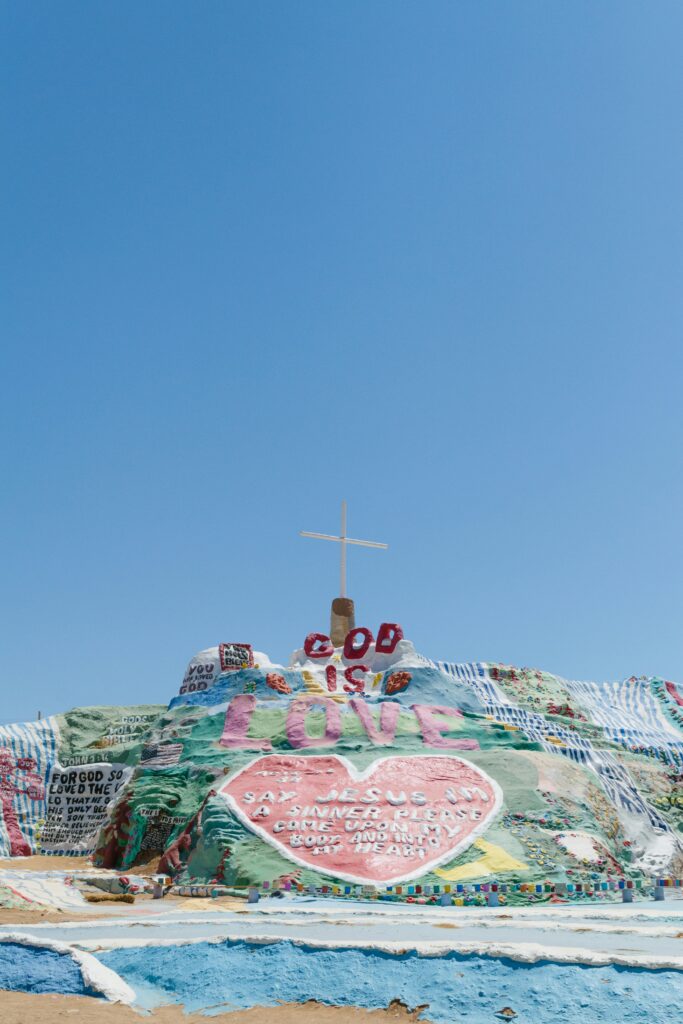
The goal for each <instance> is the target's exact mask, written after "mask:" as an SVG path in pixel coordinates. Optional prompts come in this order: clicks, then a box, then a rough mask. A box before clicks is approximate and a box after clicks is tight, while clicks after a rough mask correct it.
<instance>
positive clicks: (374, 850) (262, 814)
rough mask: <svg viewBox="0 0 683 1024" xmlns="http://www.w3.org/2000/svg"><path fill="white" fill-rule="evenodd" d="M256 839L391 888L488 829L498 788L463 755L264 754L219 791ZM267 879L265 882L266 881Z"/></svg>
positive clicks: (337, 874) (326, 870) (341, 874)
mask: <svg viewBox="0 0 683 1024" xmlns="http://www.w3.org/2000/svg"><path fill="white" fill-rule="evenodd" d="M220 792H221V795H222V796H223V797H224V798H225V799H226V800H227V802H228V804H229V805H230V807H231V809H232V810H233V811H234V812H235V814H236V815H237V816H238V817H239V818H240V819H241V820H242V821H243V822H244V824H245V825H247V826H248V827H249V828H250V829H251V830H252V831H253V832H255V833H256V834H257V835H259V836H261V838H262V839H265V840H266V842H268V843H270V844H271V845H272V846H274V847H275V848H276V849H277V850H279V851H280V853H282V854H284V856H285V857H288V858H289V859H290V860H293V861H295V863H297V864H300V865H301V866H302V867H306V868H312V869H313V870H314V871H318V872H320V873H321V874H324V875H331V876H332V877H334V878H343V879H346V880H347V881H350V882H367V883H375V884H376V883H381V884H383V885H393V884H394V883H396V882H402V881H405V880H406V879H408V878H415V877H419V876H420V875H424V874H426V873H427V872H428V871H429V870H430V869H431V868H434V867H436V866H437V865H438V864H443V863H445V862H446V861H450V860H452V859H453V858H454V857H455V856H456V854H458V853H459V852H460V851H461V850H464V849H465V848H466V847H467V846H469V845H470V843H472V842H473V841H474V840H475V839H476V838H477V836H479V835H481V833H482V832H483V831H484V830H485V829H487V828H488V827H489V825H490V824H491V821H492V820H493V818H494V817H495V815H496V814H497V813H498V810H499V808H500V805H501V803H502V793H501V791H500V787H499V786H498V784H497V783H496V782H495V781H494V780H493V779H491V778H489V776H488V775H486V774H485V773H484V772H483V771H482V770H481V769H480V768H478V767H477V766H476V765H474V764H472V763H471V762H470V761H465V760H464V759H463V758H460V757H451V756H449V755H446V754H443V755H437V754H434V755H432V754H425V755H419V754H418V755H413V756H410V757H381V758H379V759H378V760H377V761H374V762H373V763H372V764H371V765H369V766H368V767H367V768H366V769H365V771H362V772H360V771H358V770H357V769H356V768H354V766H353V765H352V764H351V762H350V761H347V760H346V758H345V757H339V756H337V755H336V754H329V755H325V756H323V757H314V756H310V757H303V756H298V757H297V756H288V755H286V754H268V755H266V756H264V757H257V758H256V759H255V760H254V761H251V762H250V763H249V764H248V765H245V767H244V768H242V769H241V770H240V771H238V772H237V773H236V774H235V775H233V776H232V778H231V779H228V780H227V782H226V783H225V784H224V785H223V787H222V789H221V790H220ZM262 880H263V879H262Z"/></svg>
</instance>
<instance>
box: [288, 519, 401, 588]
mask: <svg viewBox="0 0 683 1024" xmlns="http://www.w3.org/2000/svg"><path fill="white" fill-rule="evenodd" d="M299 534H300V536H301V537H315V538H316V539H317V540H336V541H337V542H338V543H339V544H341V593H340V595H339V596H340V597H346V545H347V544H358V545H359V546H360V547H362V548H388V547H389V545H388V544H380V543H379V541H376V540H354V539H353V538H352V537H347V536H346V502H345V501H342V503H341V531H340V536H339V537H333V536H332V534H329V533H308V532H307V531H306V530H299Z"/></svg>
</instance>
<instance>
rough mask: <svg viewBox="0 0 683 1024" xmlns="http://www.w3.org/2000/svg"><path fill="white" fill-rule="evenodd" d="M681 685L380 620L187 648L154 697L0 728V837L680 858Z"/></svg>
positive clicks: (506, 863)
mask: <svg viewBox="0 0 683 1024" xmlns="http://www.w3.org/2000/svg"><path fill="white" fill-rule="evenodd" d="M681 730H683V695H681V694H679V691H678V689H677V687H676V686H675V685H674V684H673V683H671V682H667V681H665V680H662V679H658V678H640V679H635V678H632V679H628V680H625V681H623V682H619V683H609V684H595V683H584V682H572V681H568V680H564V679H561V678H559V677H557V676H554V675H551V674H549V673H546V672H540V671H537V670H535V669H526V668H522V669H519V668H513V667H510V666H503V665H492V664H486V663H475V664H464V665H458V664H450V663H444V662H438V663H436V662H432V661H430V660H429V659H428V658H425V657H423V656H422V655H420V654H418V653H417V652H416V651H415V649H414V647H413V645H412V644H411V643H409V642H408V641H407V640H405V639H403V638H402V634H401V632H400V629H399V628H398V627H394V626H387V627H382V628H381V629H380V631H379V632H378V635H377V639H376V640H375V638H374V637H373V636H372V634H371V633H370V631H369V630H363V629H356V630H354V631H353V632H352V633H351V634H349V637H347V642H346V645H345V647H344V648H336V649H335V648H333V647H332V646H331V644H330V643H329V641H328V640H327V638H326V637H324V636H322V635H318V634H312V635H311V636H310V637H308V638H307V642H306V645H305V647H304V648H302V649H301V650H299V651H297V652H295V654H294V655H293V657H292V660H291V663H290V665H289V666H288V667H287V668H284V667H282V666H277V665H273V664H272V663H271V662H270V661H269V659H268V658H267V657H266V656H265V655H263V654H259V653H258V652H254V651H252V649H251V647H250V646H249V645H246V644H222V645H218V646H217V647H215V648H210V649H209V650H207V651H203V652H201V653H200V654H199V655H197V657H196V658H194V659H193V660H192V662H191V663H190V665H189V666H188V670H187V672H186V674H185V677H184V679H183V683H182V686H181V693H180V694H179V695H178V696H177V697H175V698H174V699H173V700H172V701H171V702H170V704H169V706H168V708H164V707H162V706H156V705H144V706H141V707H127V708H114V707H102V708H80V709H76V710H74V711H71V712H68V713H67V714H64V715H57V716H54V717H52V718H49V719H44V720H42V721H40V722H34V723H27V724H22V725H15V726H6V727H1V728H0V796H1V800H2V803H1V806H2V823H1V824H0V854H1V855H4V856H7V855H15V856H19V855H26V854H28V853H31V852H40V853H47V854H51V853H60V854H64V853H73V854H79V853H87V852H93V851H95V857H96V860H97V861H98V862H99V863H101V864H103V865H105V866H111V867H117V868H120V869H126V868H129V867H131V866H132V865H134V864H135V863H136V862H140V861H149V860H150V859H151V858H152V857H155V856H157V855H158V856H160V857H161V861H162V862H161V869H162V870H167V871H169V872H170V873H172V874H174V876H175V877H176V878H177V879H179V880H187V879H196V880H199V881H207V882H208V881H218V882H221V883H225V884H234V885H245V884H249V883H258V882H261V881H263V880H269V881H274V880H277V879H282V878H296V879H297V880H299V881H300V882H302V883H304V884H312V885H321V884H323V885H324V884H334V883H335V882H355V883H358V884H370V885H374V886H377V887H382V886H386V885H394V884H398V883H401V882H403V881H408V880H411V881H415V882H418V883H419V882H421V883H423V884H424V883H426V884H439V883H443V882H444V881H448V882H458V881H486V880H490V879H491V878H492V877H494V876H495V877H496V878H497V879H498V880H500V881H539V880H546V879H548V880H553V881H572V880H573V881H581V880H582V878H590V877H591V876H595V875H598V876H600V877H604V878H606V877H618V876H620V875H622V874H626V875H627V876H633V877H636V876H638V875H641V874H643V875H647V876H651V875H667V874H669V875H678V876H680V875H681V873H682V872H681V869H682V868H683V858H682V857H681V843H680V836H681V829H682V828H683V769H682V767H681V758H682V754H683V733H682V731H681Z"/></svg>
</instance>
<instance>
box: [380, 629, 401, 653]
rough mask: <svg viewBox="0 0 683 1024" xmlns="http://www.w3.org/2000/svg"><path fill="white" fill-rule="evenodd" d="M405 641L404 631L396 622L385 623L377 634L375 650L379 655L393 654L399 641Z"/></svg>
mask: <svg viewBox="0 0 683 1024" xmlns="http://www.w3.org/2000/svg"><path fill="white" fill-rule="evenodd" d="M402 639H403V630H402V629H401V627H400V626H398V625H397V624H396V623H395V622H383V623H382V625H381V626H380V627H379V633H378V634H377V643H376V644H375V650H376V652H377V653H378V654H393V653H394V651H395V650H396V645H397V644H398V642H399V640H402Z"/></svg>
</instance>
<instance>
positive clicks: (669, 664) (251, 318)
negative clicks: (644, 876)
mask: <svg viewBox="0 0 683 1024" xmlns="http://www.w3.org/2000/svg"><path fill="white" fill-rule="evenodd" d="M0 10H1V13H2V17H1V29H0V75H1V76H2V89H1V92H2V121H3V131H2V136H3V143H4V144H3V150H4V153H3V159H2V161H1V162H0V178H1V180H0V185H1V192H2V197H3V199H2V230H1V231H0V260H1V270H2V272H1V275H0V278H1V282H0V287H1V288H2V294H1V295H0V301H1V304H2V309H3V314H2V326H1V331H2V351H1V354H0V379H1V380H2V403H1V406H0V456H1V461H0V465H1V468H2V483H3V486H2V488H1V489H0V501H1V505H0V529H1V533H0V537H1V538H2V560H1V564H2V571H1V573H0V616H1V621H2V629H1V630H0V637H1V643H0V686H1V692H2V701H1V703H0V720H5V721H8V720H12V719H21V718H31V717H33V716H34V715H35V713H36V712H37V710H38V709H40V710H41V711H42V712H43V714H46V713H48V712H54V711H58V710H62V709H66V708H68V707H71V706H74V705H79V704H88V703H89V704H97V703H129V702H130V703H135V702H143V701H163V700H166V699H168V698H169V697H170V696H172V695H173V694H174V693H175V692H176V691H177V688H178V686H179V683H180V679H181V676H182V673H183V669H184V666H185V663H186V662H187V660H188V659H189V657H190V656H191V655H192V654H193V653H194V652H195V651H197V650H199V649H201V648H203V647H206V646H209V645H212V644H214V643H217V642H219V641H222V640H227V641H250V642H252V643H253V644H254V645H255V646H256V647H257V648H260V649H262V650H266V651H268V652H269V653H270V655H271V657H273V658H276V659H278V660H281V659H283V658H287V657H288V655H289V652H290V651H291V650H292V649H293V648H295V647H297V646H300V644H301V643H302V641H303V638H304V636H305V634H306V633H307V632H309V631H310V630H313V629H321V628H322V629H324V628H325V627H326V625H327V621H328V620H327V616H328V607H329V601H330V599H331V598H332V597H333V596H335V594H336V591H337V578H338V567H337V550H336V547H333V546H332V545H327V544H323V543H322V542H317V541H311V540H309V541H306V540H302V539H301V538H299V537H298V533H297V532H298V530H300V529H307V530H319V531H322V532H333V531H336V529H337V526H338V515H339V502H340V500H341V499H342V498H346V499H347V500H348V502H349V530H350V533H351V534H352V535H355V536H361V537H368V538H370V539H377V540H384V541H387V542H388V543H389V544H390V548H389V551H387V552H378V551H363V550H359V549H356V550H352V551H351V553H350V590H351V593H352V595H353V596H354V597H355V600H356V608H357V620H358V621H359V622H360V623H362V624H366V625H368V626H370V627H371V628H373V629H376V627H377V626H378V625H379V624H380V622H381V621H383V620H385V619H387V620H398V621H400V622H401V623H402V624H403V626H404V628H405V631H406V635H407V636H409V637H410V638H412V639H413V640H414V641H415V643H416V644H417V646H418V648H419V649H420V650H422V651H424V652H425V653H427V654H429V655H431V656H432V657H435V658H448V659H452V660H473V659H483V660H491V661H505V662H512V663H515V664H520V665H534V666H539V667H543V668H546V669H549V670H551V671H556V672H559V673H561V674H563V675H566V676H570V677H575V678H580V677H585V678H594V679H603V678H616V677H621V676H625V675H630V674H632V673H635V674H641V673H648V674H650V673H652V674H654V673H657V674H662V675H664V676H666V677H668V678H674V679H676V678H677V679H679V680H680V679H683V599H682V597H681V577H682V570H683V556H682V540H681V536H682V523H683V508H682V505H683V484H682V482H681V480H682V474H681V468H682V467H681V442H682V440H683V436H682V427H681V423H682V418H681V403H682V393H683V347H682V328H683V289H682V287H681V282H682V281H683V133H682V132H681V108H682V104H683V62H682V61H681V49H680V41H681V38H682V36H683V7H682V6H681V5H680V3H678V2H667V0H660V2H658V3H657V4H646V3H632V2H628V0H619V2H614V3H610V2H603V3H600V4H595V3H592V2H590V3H587V2H576V0H574V2H572V3H566V4H549V3H547V2H546V0H542V2H541V0H539V2H522V3H516V4H510V3H508V2H507V0H506V2H500V3H495V2H487V3H469V2H456V0H448V2H445V3H441V2H436V0H430V2H427V3H405V2H400V0H390V2H389V0H387V2H380V0H369V2H368V0H363V2H355V0H344V2H343V3H319V2H317V0H310V2H291V3H286V4H283V3H280V2H277V3H275V2H273V3H270V2H268V3H266V2H258V0H256V2H254V0H249V2H229V3H218V2H212V3H210V2H206V3H199V4H195V3H188V4H180V3H173V2H168V0H164V2H163V3H162V2H154V0H146V2H145V3H144V4H139V3H131V2H116V3H113V2H112V3H101V2H99V3H94V4H82V3H76V2H74V3H66V4H54V3H52V2H50V3H41V2H37V0H36V2H33V0H32V2H31V3H28V4H15V3H9V2H3V3H2V5H1V7H0Z"/></svg>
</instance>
